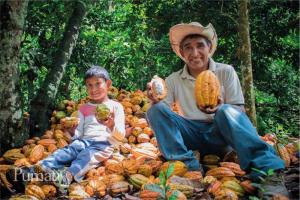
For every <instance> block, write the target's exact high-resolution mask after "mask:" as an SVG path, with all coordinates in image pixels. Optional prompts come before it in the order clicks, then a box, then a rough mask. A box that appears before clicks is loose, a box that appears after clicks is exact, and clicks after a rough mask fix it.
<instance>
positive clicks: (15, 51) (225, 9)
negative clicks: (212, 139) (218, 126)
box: [0, 0, 300, 153]
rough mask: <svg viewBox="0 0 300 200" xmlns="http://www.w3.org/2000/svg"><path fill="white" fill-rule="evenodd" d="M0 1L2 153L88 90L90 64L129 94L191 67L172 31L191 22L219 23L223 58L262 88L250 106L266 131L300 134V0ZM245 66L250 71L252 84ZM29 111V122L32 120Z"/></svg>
mask: <svg viewBox="0 0 300 200" xmlns="http://www.w3.org/2000/svg"><path fill="white" fill-rule="evenodd" d="M241 2H245V3H246V5H247V11H246V12H245V11H242V10H241V8H242V7H241V6H240V5H241ZM0 5H1V10H0V13H1V14H0V27H1V29H0V30H1V32H0V69H1V73H0V77H1V78H0V79H1V87H0V88H1V89H0V93H1V101H0V107H1V115H0V117H1V122H0V129H1V135H0V136H1V153H3V152H4V151H5V150H7V149H9V148H12V147H18V146H21V145H22V144H23V142H24V141H25V139H27V138H29V137H32V136H39V135H41V134H42V133H43V131H44V130H46V129H47V128H48V126H49V118H50V116H51V113H52V111H53V109H54V108H55V106H56V105H57V104H58V103H59V102H61V101H62V100H64V99H70V100H74V101H77V100H79V99H81V98H83V97H85V96H86V93H85V86H84V83H83V75H84V72H85V71H86V70H87V69H88V68H89V66H90V65H91V64H97V65H101V66H103V67H105V68H106V69H107V70H108V71H109V72H110V75H111V78H112V80H113V85H114V86H115V87H117V88H122V89H125V90H129V91H133V90H136V89H141V90H145V86H146V83H147V82H148V81H149V80H151V78H152V77H153V75H155V74H157V75H159V76H160V77H162V78H165V77H167V76H168V75H169V74H170V73H171V72H173V71H177V70H179V69H180V68H182V66H183V62H182V61H181V60H180V59H179V58H178V57H177V56H176V55H175V54H174V53H173V51H172V49H171V47H170V43H169V38H168V31H169V28H170V27H171V26H173V25H175V24H177V23H181V22H186V23H188V22H191V21H198V22H200V23H201V24H203V25H207V24H208V23H212V24H213V25H214V27H215V29H216V31H217V35H218V47H217V51H216V53H215V54H214V57H213V58H214V60H215V61H217V62H224V63H227V64H231V65H233V66H234V68H235V69H236V71H237V72H238V75H239V78H240V79H241V81H242V85H243V90H244V92H245V91H248V88H250V89H251V90H253V94H251V95H250V96H248V95H245V96H246V100H249V99H250V98H254V97H255V99H253V101H249V102H250V104H248V105H247V107H248V108H250V107H251V108H252V111H253V108H254V111H255V113H254V114H255V115H254V116H255V119H256V124H257V130H258V133H259V134H265V133H269V132H272V133H275V134H276V135H277V136H278V137H279V138H280V139H281V140H282V141H283V142H284V141H285V140H286V139H288V137H298V134H299V96H300V95H299V1H291V0H281V1H267V0H259V1H258V0H257V1H256V0H254V1H250V2H249V1H226V0H218V1H217V0H214V1H210V0H147V1H141V0H100V1H88V0H86V1H59V0H51V1H49V0H47V1H26V0H24V1H9V0H8V1H3V0H2V1H0ZM243 13H244V14H247V15H248V17H249V18H247V22H246V23H248V25H249V27H248V28H249V29H248V33H249V36H250V37H249V38H250V43H251V46H248V50H250V51H248V57H249V58H250V61H251V62H250V65H249V63H248V65H245V64H243V52H245V51H244V49H243V41H242V42H241V32H242V31H241V28H242V29H243V27H241V23H242V21H240V20H241V15H242V14H243ZM246 25H247V24H246ZM245 29H246V30H247V27H246V28H245ZM248 61H249V59H248ZM249 66H250V67H251V68H249ZM243 67H248V68H247V69H250V70H251V71H250V75H251V80H250V82H247V81H245V80H246V78H245V77H246V76H245V69H244V68H243ZM248 73H249V71H248ZM245 88H246V89H245ZM251 102H252V103H251ZM27 113H29V115H30V120H24V118H27V117H28V115H27ZM252 114H253V113H252ZM251 119H252V120H253V119H254V118H251Z"/></svg>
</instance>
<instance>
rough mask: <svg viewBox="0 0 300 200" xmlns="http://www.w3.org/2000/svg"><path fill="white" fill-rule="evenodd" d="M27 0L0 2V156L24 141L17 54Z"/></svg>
mask: <svg viewBox="0 0 300 200" xmlns="http://www.w3.org/2000/svg"><path fill="white" fill-rule="evenodd" d="M27 6H28V1H27V0H14V1H11V0H7V1H1V2H0V9H1V10H0V69H1V73H0V80H1V83H2V84H1V87H0V94H1V95H0V98H1V100H0V113H1V114H0V138H1V148H0V154H2V153H3V152H4V151H5V150H7V149H9V148H12V147H17V146H21V145H22V144H23V142H24V140H25V139H26V138H28V131H26V126H25V123H24V122H25V121H24V119H23V114H22V107H21V106H22V104H21V102H20V99H21V98H20V94H21V93H20V87H19V68H18V64H19V54H20V45H21V41H22V34H23V28H24V21H25V17H26V12H27Z"/></svg>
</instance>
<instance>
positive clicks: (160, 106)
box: [147, 102, 170, 120]
mask: <svg viewBox="0 0 300 200" xmlns="http://www.w3.org/2000/svg"><path fill="white" fill-rule="evenodd" d="M168 111H170V107H169V106H168V105H167V104H166V103H165V102H159V103H156V104H154V105H152V106H151V107H150V108H149V110H148V111H147V117H148V119H150V120H151V119H153V118H156V117H157V116H159V115H161V114H162V113H167V112H168Z"/></svg>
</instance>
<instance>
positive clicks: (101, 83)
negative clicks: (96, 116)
mask: <svg viewBox="0 0 300 200" xmlns="http://www.w3.org/2000/svg"><path fill="white" fill-rule="evenodd" d="M110 84H111V81H110V80H107V81H105V79H103V78H98V77H95V76H93V77H91V78H88V79H86V81H85V85H86V88H87V92H88V95H89V98H90V99H91V100H93V101H99V102H102V101H103V100H105V99H106V98H107V93H108V88H109V87H110Z"/></svg>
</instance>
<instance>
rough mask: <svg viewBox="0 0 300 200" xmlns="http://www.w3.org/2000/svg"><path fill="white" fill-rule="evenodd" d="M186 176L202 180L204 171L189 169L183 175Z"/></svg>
mask: <svg viewBox="0 0 300 200" xmlns="http://www.w3.org/2000/svg"><path fill="white" fill-rule="evenodd" d="M183 177H184V178H188V179H190V180H195V181H202V179H203V177H202V173H201V172H200V171H188V172H186V173H185V174H184V175H183Z"/></svg>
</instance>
